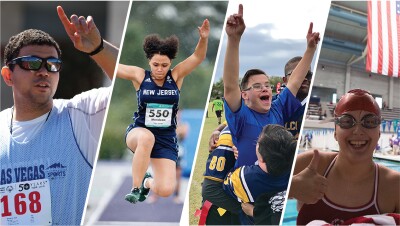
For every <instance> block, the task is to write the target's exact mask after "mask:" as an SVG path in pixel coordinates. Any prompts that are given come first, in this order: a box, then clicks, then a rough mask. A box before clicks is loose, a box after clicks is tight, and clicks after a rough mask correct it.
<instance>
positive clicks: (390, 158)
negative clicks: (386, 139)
mask: <svg viewBox="0 0 400 226" xmlns="http://www.w3.org/2000/svg"><path fill="white" fill-rule="evenodd" d="M314 149H317V150H318V151H334V152H338V150H330V149H322V148H312V150H314ZM309 150H310V149H307V150H305V149H304V148H300V149H299V153H301V152H304V151H309ZM374 158H377V159H383V160H388V161H395V162H400V155H392V154H382V153H374Z"/></svg>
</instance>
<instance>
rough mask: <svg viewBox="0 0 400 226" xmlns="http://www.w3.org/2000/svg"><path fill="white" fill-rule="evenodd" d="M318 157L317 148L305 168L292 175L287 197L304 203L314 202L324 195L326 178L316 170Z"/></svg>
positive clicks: (326, 186)
mask: <svg viewBox="0 0 400 226" xmlns="http://www.w3.org/2000/svg"><path fill="white" fill-rule="evenodd" d="M319 158H320V156H319V152H318V150H314V155H313V158H312V160H311V162H310V164H309V165H308V166H307V168H305V169H304V170H303V171H301V172H300V173H298V174H297V175H295V176H293V178H292V183H291V186H290V192H289V197H291V198H295V199H297V200H299V201H301V202H303V203H306V204H314V203H316V202H317V201H318V200H320V199H321V198H322V197H324V194H325V192H326V190H327V188H328V180H327V179H326V178H325V177H323V176H321V175H320V174H319V173H318V172H317V168H318V164H319Z"/></svg>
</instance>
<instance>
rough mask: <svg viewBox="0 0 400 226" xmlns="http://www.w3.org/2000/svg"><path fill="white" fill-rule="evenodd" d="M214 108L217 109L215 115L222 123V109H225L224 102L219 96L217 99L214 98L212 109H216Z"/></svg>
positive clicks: (219, 122)
mask: <svg viewBox="0 0 400 226" xmlns="http://www.w3.org/2000/svg"><path fill="white" fill-rule="evenodd" d="M214 109H215V115H216V116H217V118H218V125H220V124H221V115H222V111H224V102H223V101H222V100H221V98H220V97H219V96H217V97H216V98H215V100H213V103H212V108H211V110H212V111H214Z"/></svg>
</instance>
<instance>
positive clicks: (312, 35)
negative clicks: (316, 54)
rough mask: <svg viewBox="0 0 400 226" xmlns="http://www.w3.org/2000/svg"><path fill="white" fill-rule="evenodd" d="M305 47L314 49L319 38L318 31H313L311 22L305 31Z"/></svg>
mask: <svg viewBox="0 0 400 226" xmlns="http://www.w3.org/2000/svg"><path fill="white" fill-rule="evenodd" d="M306 38H307V47H308V48H310V49H314V50H315V49H316V48H317V45H318V42H319V40H320V38H319V32H313V23H312V22H311V23H310V26H309V27H308V31H307V36H306Z"/></svg>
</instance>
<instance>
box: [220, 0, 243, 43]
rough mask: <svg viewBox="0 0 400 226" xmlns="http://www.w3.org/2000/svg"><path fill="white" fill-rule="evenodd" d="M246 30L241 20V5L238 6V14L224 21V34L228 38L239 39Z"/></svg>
mask: <svg viewBox="0 0 400 226" xmlns="http://www.w3.org/2000/svg"><path fill="white" fill-rule="evenodd" d="M245 29H246V25H245V24H244V20H243V5H242V4H239V10H238V13H235V14H233V15H230V16H229V17H228V20H227V21H226V27H225V30H226V34H227V35H228V36H229V37H235V38H240V37H241V36H242V34H243V32H244V30H245Z"/></svg>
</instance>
